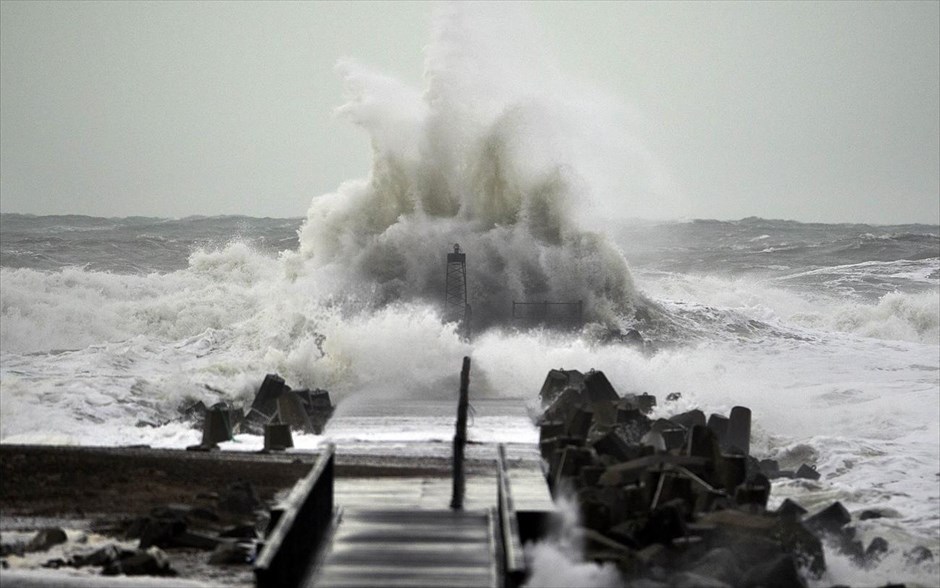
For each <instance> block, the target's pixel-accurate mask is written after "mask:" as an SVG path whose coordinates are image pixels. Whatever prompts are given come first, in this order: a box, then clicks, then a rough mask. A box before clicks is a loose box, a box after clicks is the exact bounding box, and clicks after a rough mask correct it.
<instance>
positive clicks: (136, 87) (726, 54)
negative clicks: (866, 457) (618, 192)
mask: <svg viewBox="0 0 940 588" xmlns="http://www.w3.org/2000/svg"><path fill="white" fill-rule="evenodd" d="M432 10H433V5H431V4H428V3H386V2H379V3H366V2H350V3H290V4H288V3H264V4H252V3H245V2H233V3H188V2H182V3H177V2H159V3H150V4H148V3H143V2H131V3H120V2H106V3H73V2H62V3H51V4H44V3H39V2H10V1H3V2H2V3H0V210H2V211H3V212H24V213H36V214H64V213H77V214H90V215H100V216H127V215H152V216H186V215H190V214H206V215H211V214H247V215H253V216H302V215H303V214H304V213H305V212H306V210H307V207H308V205H309V202H310V198H311V197H313V196H316V195H318V194H322V193H325V192H330V191H333V190H334V189H335V188H336V187H337V186H338V185H339V183H340V182H342V181H343V180H346V179H350V178H356V177H363V176H365V175H366V174H367V172H368V167H369V159H370V151H369V145H368V139H367V137H366V136H365V135H364V133H362V132H361V131H360V130H359V129H356V128H354V127H353V126H352V125H351V124H350V123H348V122H346V121H343V120H338V119H336V118H334V117H333V114H332V113H333V109H334V108H335V107H336V106H338V105H340V104H342V102H343V92H342V85H341V80H340V79H339V77H338V76H337V75H336V74H335V73H334V71H333V67H334V65H335V63H336V61H337V59H339V58H341V57H348V56H351V57H355V58H357V59H358V60H359V61H361V62H363V63H367V64H370V65H373V66H375V67H376V68H378V69H380V70H384V71H387V72H389V73H391V74H393V75H395V76H397V77H400V78H401V79H403V80H405V81H407V82H409V83H411V84H414V85H416V86H420V84H421V75H422V64H423V53H422V48H423V47H424V45H425V44H426V43H427V42H428V34H429V28H430V23H431V12H432ZM529 12H530V13H531V16H532V18H533V19H534V20H535V21H536V22H537V23H538V25H539V26H540V27H541V28H542V30H543V32H544V36H545V38H546V39H547V41H548V45H549V46H548V48H547V50H548V51H551V52H552V53H553V54H554V55H556V56H557V57H558V59H559V60H560V62H561V65H562V68H563V69H565V70H566V71H567V72H568V73H570V74H571V75H572V76H574V77H576V78H579V79H583V80H586V81H587V82H589V83H591V84H593V85H595V86H597V87H599V88H600V89H602V90H604V91H606V92H607V93H609V94H611V95H613V96H615V97H617V98H618V99H619V100H621V101H622V102H623V103H624V104H625V105H627V106H628V108H630V109H631V110H633V111H635V112H637V113H638V114H639V118H640V120H641V121H642V133H641V135H642V136H641V137H640V139H641V140H642V141H643V142H644V143H645V144H646V145H647V146H648V147H649V148H650V150H651V151H652V153H653V154H654V156H655V157H656V159H657V161H658V163H659V165H660V166H662V167H663V168H664V169H665V170H667V172H668V174H669V176H670V177H671V178H672V180H673V182H674V185H675V187H674V189H675V192H676V194H670V195H664V197H663V204H662V206H657V204H656V199H657V196H656V195H650V202H651V204H650V206H649V208H648V209H647V210H643V211H641V212H640V214H641V215H642V216H655V217H686V218H689V217H700V218H701V217H707V218H740V217H744V216H752V215H753V216H763V217H768V218H790V219H796V220H803V221H825V222H849V221H861V222H872V223H900V222H926V223H937V222H940V3H938V2H885V3H878V2H864V3H850V2H831V3H823V2H810V3H767V2H755V3H743V2H734V3H714V4H713V3H709V4H706V3H691V4H685V3H665V2H654V3H649V4H644V3H637V2H629V3H612V2H611V3H599V4H588V3H570V4H569V3H537V4H533V5H531V6H529Z"/></svg>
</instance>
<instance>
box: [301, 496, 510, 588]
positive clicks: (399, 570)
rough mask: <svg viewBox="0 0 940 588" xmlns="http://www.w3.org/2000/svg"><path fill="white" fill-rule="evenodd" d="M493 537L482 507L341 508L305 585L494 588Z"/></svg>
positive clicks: (490, 518)
mask: <svg viewBox="0 0 940 588" xmlns="http://www.w3.org/2000/svg"><path fill="white" fill-rule="evenodd" d="M495 537H496V529H495V523H494V517H493V516H492V515H491V512H490V511H488V510H472V511H454V510H414V509H409V510H388V509H355V510H349V511H345V512H344V513H343V515H342V522H341V524H340V525H339V527H338V528H337V531H336V534H335V535H334V537H333V540H332V543H331V545H330V546H329V548H328V550H327V552H326V553H325V554H324V557H323V560H322V563H321V565H320V566H319V570H318V573H317V574H316V575H315V576H314V577H313V578H312V579H311V580H310V582H309V583H308V586H318V587H336V588H340V587H360V586H414V587H422V586H427V587H429V588H432V587H433V588H436V587H438V586H451V587H460V586H466V587H468V588H476V587H484V586H492V587H494V588H495V587H496V586H498V584H499V570H497V568H496V561H497V558H496V549H497V545H496V539H495Z"/></svg>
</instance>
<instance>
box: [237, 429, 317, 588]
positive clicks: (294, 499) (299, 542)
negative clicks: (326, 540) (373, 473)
mask: <svg viewBox="0 0 940 588" xmlns="http://www.w3.org/2000/svg"><path fill="white" fill-rule="evenodd" d="M334 453H335V447H334V446H333V444H332V443H330V444H328V445H327V446H326V447H325V448H324V450H323V451H322V452H321V453H320V456H319V458H317V462H316V463H315V464H314V465H313V467H312V468H310V472H308V473H307V475H306V476H304V477H303V478H301V480H300V481H299V482H297V484H295V485H294V488H293V490H292V491H291V493H290V495H289V496H288V497H287V500H286V506H285V508H284V512H283V513H282V514H281V516H280V518H279V519H278V521H277V524H275V526H274V529H272V530H271V532H270V533H269V534H268V536H267V537H266V538H265V542H264V547H263V548H262V549H261V553H260V554H258V558H257V559H256V560H255V570H254V571H255V585H256V586H257V587H258V588H267V587H269V586H279V587H285V588H290V587H292V586H299V585H300V582H301V581H302V580H303V579H304V576H305V574H306V572H307V568H308V567H309V565H310V562H311V560H312V559H313V558H314V556H315V555H316V553H317V552H318V551H319V547H320V542H321V541H322V539H323V537H324V536H325V535H326V532H327V529H328V528H329V526H330V524H331V523H332V519H333V464H334Z"/></svg>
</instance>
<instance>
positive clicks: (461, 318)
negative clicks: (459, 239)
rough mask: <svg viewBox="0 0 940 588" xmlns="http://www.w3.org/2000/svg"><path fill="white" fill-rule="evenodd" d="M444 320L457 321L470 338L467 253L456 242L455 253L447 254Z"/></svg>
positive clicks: (458, 327) (462, 334) (464, 334)
mask: <svg viewBox="0 0 940 588" xmlns="http://www.w3.org/2000/svg"><path fill="white" fill-rule="evenodd" d="M444 321H445V322H448V323H457V330H458V333H460V336H461V337H462V338H464V339H470V305H469V304H468V303H467V255H466V254H465V253H464V252H463V251H461V250H460V245H459V244H458V243H455V244H454V251H453V253H448V254H447V270H446V275H445V280H444Z"/></svg>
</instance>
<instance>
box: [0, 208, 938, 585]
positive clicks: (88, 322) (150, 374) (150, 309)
mask: <svg viewBox="0 0 940 588" xmlns="http://www.w3.org/2000/svg"><path fill="white" fill-rule="evenodd" d="M310 222H311V221H310V220H309V219H308V220H307V221H306V222H305V221H304V219H267V218H265V219H261V218H247V217H205V218H204V217H199V218H195V217H191V218H184V219H157V218H91V217H82V216H28V215H17V214H3V215H0V318H2V320H0V409H2V410H0V442H2V443H46V444H77V445H107V446H116V445H125V444H141V443H146V444H150V445H152V446H154V447H184V446H186V445H189V444H193V443H197V442H198V441H199V436H200V434H199V432H198V431H195V430H192V428H191V427H190V426H189V425H187V424H185V423H181V422H179V421H178V420H175V419H176V416H177V409H178V407H179V406H180V405H181V404H182V403H184V402H186V401H189V400H194V399H201V400H204V401H207V402H214V401H217V400H228V401H232V402H245V401H249V400H250V398H251V396H252V394H253V393H254V391H255V389H256V387H257V386H258V385H259V383H260V381H261V379H262V378H263V377H264V374H266V373H271V372H276V373H279V374H281V375H282V376H283V377H284V378H285V379H286V380H287V382H288V384H290V385H293V386H295V387H297V386H310V387H313V386H315V387H320V388H325V389H328V390H330V391H331V393H332V394H333V396H334V398H335V399H336V400H337V401H338V403H339V407H338V411H337V415H336V418H335V419H334V420H333V421H332V422H331V424H330V425H329V426H328V427H327V430H326V431H325V433H324V434H323V435H322V436H304V435H301V436H300V438H299V439H296V443H297V445H298V449H297V450H309V449H314V448H316V447H317V446H319V444H320V443H322V442H324V441H325V440H330V441H333V442H335V443H337V445H338V447H339V450H340V451H343V450H348V451H356V452H367V453H368V452H382V451H398V452H401V451H409V450H410V451H419V452H424V453H432V454H433V453H439V454H442V455H444V454H447V452H448V451H449V443H448V441H449V439H450V438H451V436H452V435H453V410H454V406H455V405H454V402H453V399H454V397H455V394H456V383H457V372H458V371H459V368H460V362H461V358H462V357H463V356H464V355H468V356H470V357H471V358H472V360H473V372H472V386H471V395H472V402H473V403H475V405H476V408H477V409H478V410H477V413H476V415H475V416H474V419H473V420H472V423H471V428H470V435H471V437H470V438H471V441H479V442H481V445H480V447H485V446H486V443H488V442H495V441H499V442H506V443H532V442H535V441H536V440H537V433H536V431H535V429H534V428H533V427H532V426H531V424H530V423H529V421H528V419H527V417H526V412H525V407H526V405H530V404H531V403H532V401H533V399H534V398H535V396H536V395H537V392H538V390H539V387H540V386H541V383H542V380H543V379H544V377H545V374H546V372H547V371H548V370H549V369H551V368H566V369H580V370H583V371H584V370H588V369H592V368H593V369H599V370H603V371H604V372H605V373H606V374H607V376H608V378H609V379H610V381H611V382H612V383H613V384H614V386H615V387H616V388H617V389H618V391H620V392H621V393H625V392H648V393H650V394H654V395H656V396H658V397H659V398H660V401H661V402H660V406H659V408H658V409H657V410H658V411H660V412H661V413H662V414H666V413H667V412H678V411H680V410H685V409H690V408H693V407H700V408H702V409H703V410H704V411H705V412H706V413H708V412H721V413H727V411H728V410H730V408H731V407H732V406H734V405H739V404H740V405H745V406H748V407H750V408H751V409H752V411H753V415H754V417H753V418H754V426H755V429H754V435H753V436H754V441H753V444H752V453H756V454H757V455H758V456H760V457H771V458H775V459H778V460H780V462H781V465H782V466H783V467H795V466H798V465H799V464H800V463H808V464H812V465H814V466H815V467H816V468H817V470H818V471H819V473H820V474H822V478H821V479H820V480H819V481H817V482H811V481H807V480H784V481H776V482H775V483H774V490H773V497H772V500H773V501H775V502H779V501H782V500H783V499H784V498H786V497H791V498H794V499H796V500H797V501H799V502H800V503H801V504H803V505H804V506H806V507H807V508H809V509H810V510H812V509H813V508H818V507H821V506H824V505H826V504H828V503H829V502H831V501H832V500H840V501H842V502H843V504H845V505H846V506H847V507H848V508H849V510H850V511H853V512H855V513H858V512H860V511H861V510H864V509H876V510H878V511H879V512H881V513H882V514H883V516H882V517H881V518H877V519H870V520H866V521H860V522H859V523H858V526H859V531H860V533H861V535H862V537H863V538H867V539H869V540H870V539H871V538H872V537H874V536H882V537H885V538H886V539H888V541H889V542H890V544H891V548H892V550H891V552H890V553H889V556H888V557H887V558H886V559H885V560H884V561H883V562H882V563H881V564H880V565H879V566H878V567H877V568H875V569H869V570H860V569H858V568H855V567H854V566H853V564H851V563H850V562H849V561H848V560H847V559H843V558H841V557H840V556H839V555H838V554H836V553H829V554H827V558H828V562H829V567H830V572H829V574H830V576H829V577H828V578H827V580H828V581H835V582H849V583H853V584H855V585H872V584H875V583H878V582H881V581H888V580H892V581H908V582H913V583H920V584H925V585H930V584H932V583H933V582H934V581H935V580H936V578H937V573H938V570H937V566H936V565H934V566H932V567H931V566H920V567H918V568H916V569H915V568H912V567H908V566H907V565H906V564H905V562H904V559H903V556H902V553H903V551H904V550H905V549H909V548H910V547H912V546H913V545H926V546H927V547H929V548H930V549H931V550H932V551H933V553H934V554H936V555H937V556H938V557H940V331H938V328H940V229H938V227H937V226H925V225H905V226H868V225H851V224H802V223H797V222H787V221H775V220H764V219H758V218H748V219H743V220H740V221H733V222H725V221H709V220H695V221H688V222H651V221H623V222H619V223H616V224H613V225H612V226H611V227H609V228H608V229H607V234H606V239H607V240H608V241H609V242H610V249H611V250H612V251H617V252H619V253H621V254H622V256H623V258H624V259H625V260H626V263H627V267H628V268H629V276H630V279H631V280H632V284H631V286H632V288H633V289H634V292H635V295H636V296H637V298H638V299H642V300H643V301H644V304H645V305H646V307H647V308H650V309H654V310H655V316H656V317H658V318H654V319H653V321H652V322H649V323H635V322H633V323H631V322H630V321H629V320H627V323H629V324H630V325H633V326H636V327H638V328H639V329H640V330H641V332H643V333H644V335H645V336H646V337H647V339H648V343H649V344H648V346H647V349H645V350H644V349H638V348H636V347H631V346H627V345H623V344H620V343H611V342H609V339H606V338H604V337H601V336H598V335H597V333H598V331H599V330H600V331H603V330H604V329H606V328H608V326H609V325H606V324H605V325H601V324H600V323H603V320H602V318H598V319H597V320H598V321H599V322H596V323H594V324H591V325H588V326H587V327H586V328H585V329H583V330H581V331H577V332H557V331H553V330H550V329H528V328H516V327H515V326H514V325H513V323H512V322H511V321H510V320H502V319H501V318H500V317H499V316H497V315H492V316H490V318H489V321H488V322H489V325H488V326H487V327H486V328H481V329H480V330H478V331H477V332H476V333H475V335H474V337H473V339H472V340H471V341H469V342H466V341H463V340H461V338H460V337H459V336H458V334H457V333H456V330H455V325H453V324H444V323H443V322H442V320H441V300H439V299H435V298H434V297H433V296H428V295H423V294H422V293H421V292H418V293H414V292H411V291H409V290H407V289H404V290H402V291H403V292H404V293H405V295H403V296H402V298H401V299H397V300H395V299H390V296H389V292H388V290H387V289H383V286H387V284H388V281H387V280H385V281H383V280H382V279H380V278H376V279H374V280H372V282H373V283H372V284H371V285H370V284H369V279H367V277H368V276H374V275H379V276H381V273H380V272H379V273H376V272H377V271H378V270H377V269H376V264H379V266H380V263H379V261H376V260H374V259H373V260H371V261H369V264H370V265H368V268H369V270H368V272H366V271H364V270H362V267H364V266H362V265H361V264H362V263H364V262H363V261H362V260H360V259H351V260H349V267H344V266H343V265H342V264H339V263H338V262H337V261H336V258H335V257H334V258H331V259H330V260H328V261H329V262H327V263H316V258H315V256H313V257H309V256H308V257H306V258H303V257H300V256H298V253H297V252H298V251H301V250H303V246H302V243H301V241H302V240H303V239H304V231H303V230H302V227H303V226H304V225H305V224H310ZM450 245H451V244H450V243H449V242H442V243H440V244H439V247H437V245H436V244H435V247H434V249H435V250H439V252H440V255H439V259H438V261H437V263H436V264H434V263H431V264H430V265H431V267H430V268H428V269H427V271H428V272H429V275H432V276H438V277H437V278H435V279H436V280H437V282H436V286H435V287H437V288H439V291H440V292H441V295H443V287H444V275H445V273H444V272H445V268H444V265H445V255H446V253H447V251H448V250H449V247H450ZM485 246H486V244H485V243H474V242H473V241H472V240H471V241H470V242H468V243H466V244H465V247H464V250H465V251H466V253H467V273H468V282H469V283H470V286H471V287H470V297H471V300H472V298H473V292H474V289H473V286H474V284H477V283H479V282H485V276H477V275H475V274H479V273H483V272H486V271H490V268H491V265H490V264H492V259H491V258H492V253H486V252H484V251H482V249H483V248H484V247H485ZM487 256H489V259H488V260H486V261H484V260H483V259H481V260H480V263H479V264H477V263H476V260H477V259H478V258H484V257H487ZM384 262H386V263H388V264H390V265H394V263H395V259H394V256H392V257H389V258H387V259H385V260H384ZM357 264H360V265H358V266H357ZM551 267H552V266H551V265H547V266H543V267H542V269H543V271H544V272H545V273H546V274H549V275H550V268H551ZM357 268H358V273H355V272H354V270H356V269H357ZM546 268H549V269H546ZM379 269H380V267H379ZM393 269H394V268H393ZM393 269H392V270H389V271H393ZM520 271H522V270H520ZM406 274H407V272H406ZM337 275H346V276H347V279H344V280H338V279H337V278H336V276H337ZM349 275H355V277H356V279H357V280H358V281H359V282H361V283H362V284H365V286H366V287H360V288H358V289H356V290H355V291H354V292H351V291H350V290H349V288H348V286H349V284H350V282H351V279H350V278H349ZM432 281H433V280H432ZM531 283H532V282H526V283H523V284H522V286H520V288H522V289H523V290H525V288H531V287H532V286H531ZM376 284H377V285H376ZM527 284H528V285H527ZM398 288H399V289H401V286H400V285H399V286H398ZM510 289H511V288H510ZM513 292H514V293H515V291H513ZM493 304H494V306H493V307H494V308H496V307H497V306H496V305H495V303H493ZM507 312H508V311H507ZM598 316H601V314H600V313H598ZM621 318H624V317H621ZM626 319H629V317H626ZM626 319H625V320H626ZM657 321H660V324H658V325H657V324H656V323H657ZM605 341H607V342H605ZM672 392H680V393H681V398H680V399H679V400H678V401H677V402H676V403H672V404H665V403H663V402H662V399H664V398H665V396H666V395H667V394H669V393H672ZM260 445H261V440H260V439H258V438H255V437H252V436H250V435H239V436H237V437H236V439H235V441H233V442H231V443H228V444H225V448H226V449H256V448H258V447H260ZM476 450H477V451H482V450H483V449H479V448H478V449H476Z"/></svg>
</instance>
